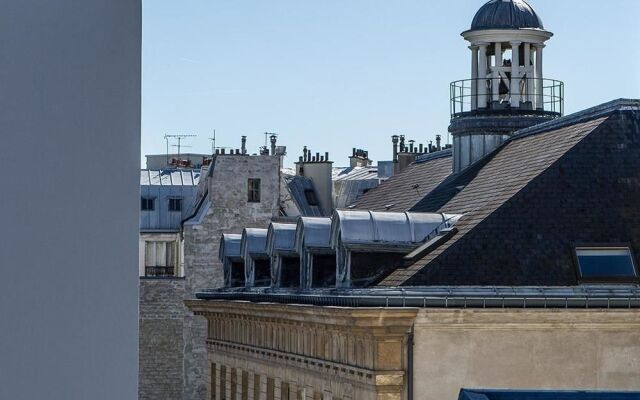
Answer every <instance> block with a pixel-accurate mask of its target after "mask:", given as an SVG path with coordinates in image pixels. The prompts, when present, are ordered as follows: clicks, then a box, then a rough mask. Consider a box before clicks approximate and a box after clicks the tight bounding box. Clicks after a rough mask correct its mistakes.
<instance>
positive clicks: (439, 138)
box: [436, 135, 442, 151]
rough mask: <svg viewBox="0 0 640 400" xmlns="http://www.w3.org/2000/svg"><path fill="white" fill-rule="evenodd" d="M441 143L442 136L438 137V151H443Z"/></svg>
mask: <svg viewBox="0 0 640 400" xmlns="http://www.w3.org/2000/svg"><path fill="white" fill-rule="evenodd" d="M441 142H442V136H441V135H436V149H437V150H438V151H440V150H442V146H441Z"/></svg>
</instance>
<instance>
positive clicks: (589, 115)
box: [505, 98, 640, 142]
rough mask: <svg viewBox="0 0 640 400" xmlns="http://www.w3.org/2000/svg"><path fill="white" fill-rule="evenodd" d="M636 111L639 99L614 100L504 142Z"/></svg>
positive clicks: (523, 132)
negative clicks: (614, 114)
mask: <svg viewBox="0 0 640 400" xmlns="http://www.w3.org/2000/svg"><path fill="white" fill-rule="evenodd" d="M626 110H636V111H640V99H624V98H621V99H616V100H612V101H609V102H606V103H603V104H600V105H597V106H594V107H591V108H587V109H586V110H582V111H578V112H576V113H573V114H569V115H566V116H564V117H560V118H557V119H554V120H552V121H548V122H543V123H541V124H538V125H534V126H531V127H529V128H523V129H520V130H517V131H515V132H514V134H513V135H512V136H511V137H510V138H509V139H507V140H506V141H505V142H510V141H512V140H518V139H521V138H523V137H526V136H530V135H536V134H538V133H544V132H548V131H550V130H555V129H558V128H562V127H565V126H568V125H574V124H577V123H581V122H588V121H591V120H594V119H597V118H600V117H603V116H606V115H610V114H613V113H614V112H616V111H626Z"/></svg>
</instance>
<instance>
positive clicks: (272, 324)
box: [187, 300, 640, 400]
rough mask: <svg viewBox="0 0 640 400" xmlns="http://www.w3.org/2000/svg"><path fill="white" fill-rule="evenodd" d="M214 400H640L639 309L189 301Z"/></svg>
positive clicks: (211, 396) (209, 391)
mask: <svg viewBox="0 0 640 400" xmlns="http://www.w3.org/2000/svg"><path fill="white" fill-rule="evenodd" d="M187 304H188V306H189V307H190V308H191V309H192V310H193V311H194V312H195V313H196V315H201V316H204V317H206V318H207V320H208V337H207V342H206V343H207V350H208V360H207V363H208V366H207V367H208V377H207V382H208V389H207V399H216V400H219V399H249V400H250V399H254V400H271V399H273V400H289V399H292V400H295V399H305V400H306V399H313V400H316V399H324V400H326V399H332V400H337V399H341V400H342V399H358V400H360V399H365V400H366V399H385V400H391V399H425V400H440V399H455V398H456V397H457V394H458V392H459V391H460V388H464V387H490V388H497V387H499V388H533V389H535V388H538V389H545V388H554V389H573V390H576V389H579V390H582V389H584V390H587V389H591V390H604V389H612V390H635V391H638V390H640V380H638V377H639V376H640V365H639V364H638V361H637V360H638V359H640V330H639V329H638V328H640V309H638V308H634V309H594V310H588V309H570V308H569V309H561V308H557V309H516V308H498V309H490V308H477V307H476V308H468V309H464V308H455V307H453V308H429V307H426V308H411V307H404V308H388V307H381V308H366V307H365V308H355V307H335V308H331V307H329V308H328V307H317V306H305V305H293V304H287V305H283V304H267V303H260V304H253V303H247V302H233V301H232V302H229V301H211V300H193V301H190V302H188V303H187Z"/></svg>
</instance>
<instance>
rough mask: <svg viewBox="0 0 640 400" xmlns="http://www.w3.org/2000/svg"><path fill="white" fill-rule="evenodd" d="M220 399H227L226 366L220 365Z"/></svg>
mask: <svg viewBox="0 0 640 400" xmlns="http://www.w3.org/2000/svg"><path fill="white" fill-rule="evenodd" d="M220 400H227V367H226V366H224V365H221V366H220Z"/></svg>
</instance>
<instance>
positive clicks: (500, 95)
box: [451, 77, 564, 118]
mask: <svg viewBox="0 0 640 400" xmlns="http://www.w3.org/2000/svg"><path fill="white" fill-rule="evenodd" d="M509 86H510V80H509V79H508V77H501V78H498V77H495V78H494V77H489V78H486V79H464V80H460V81H455V82H452V83H451V118H458V117H462V116H466V115H473V114H482V113H486V112H495V111H507V110H509V111H519V112H520V111H522V112H531V113H541V114H547V115H548V114H551V115H558V116H562V115H564V83H563V82H561V81H558V80H555V79H544V78H522V79H520V80H519V85H518V86H519V87H518V90H517V91H512V90H511V88H510V87H509ZM483 89H484V90H483Z"/></svg>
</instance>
